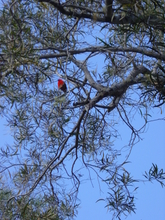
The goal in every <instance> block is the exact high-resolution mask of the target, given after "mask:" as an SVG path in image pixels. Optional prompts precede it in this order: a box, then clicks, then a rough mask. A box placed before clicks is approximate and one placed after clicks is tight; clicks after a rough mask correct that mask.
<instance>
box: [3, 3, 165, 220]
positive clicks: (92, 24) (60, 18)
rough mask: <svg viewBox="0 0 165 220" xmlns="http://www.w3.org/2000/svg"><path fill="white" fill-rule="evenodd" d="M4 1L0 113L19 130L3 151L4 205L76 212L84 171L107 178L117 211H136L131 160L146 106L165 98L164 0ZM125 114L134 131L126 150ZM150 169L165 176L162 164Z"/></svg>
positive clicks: (23, 213) (43, 213) (44, 215)
mask: <svg viewBox="0 0 165 220" xmlns="http://www.w3.org/2000/svg"><path fill="white" fill-rule="evenodd" d="M0 6H1V7H0V45H1V47H0V114H1V116H3V117H5V119H6V121H7V126H8V127H10V129H11V135H12V136H13V143H12V144H10V145H9V144H8V145H6V146H3V147H2V148H1V154H0V156H1V164H2V165H1V167H0V172H1V176H0V177H1V181H0V185H1V194H0V198H1V200H3V204H2V205H1V206H0V215H1V216H3V214H4V213H6V212H7V211H8V213H9V216H11V219H12V217H13V216H15V213H16V212H17V213H20V214H19V218H20V219H28V218H29V213H28V211H29V210H33V211H32V213H33V214H34V212H35V210H37V211H36V213H35V214H34V216H33V218H34V219H36V218H38V219H66V218H73V217H74V216H75V215H76V212H77V210H78V209H77V208H78V204H79V200H78V193H79V189H80V185H81V183H82V181H83V177H84V173H85V172H87V173H88V174H89V175H88V180H89V181H90V180H91V173H92V174H93V173H95V175H96V176H97V178H98V180H101V182H102V183H101V184H106V185H107V188H108V193H107V196H106V198H105V199H104V201H105V206H106V207H108V208H109V209H108V210H109V211H110V212H111V213H112V214H113V216H114V217H116V218H119V219H120V218H121V216H122V215H128V214H129V213H131V212H135V210H136V204H135V201H134V192H135V191H136V189H137V187H136V177H135V178H134V177H132V175H131V174H130V173H129V172H128V171H127V170H126V168H125V164H126V163H127V162H128V160H129V156H130V154H131V150H132V148H133V147H134V144H135V143H136V142H137V141H140V135H141V133H143V132H144V129H145V126H146V125H147V124H148V122H149V119H150V116H151V115H150V110H151V109H152V108H160V109H162V108H163V105H164V103H165V43H164V42H165V38H164V33H165V18H164V14H165V1H163V0H150V1H148V0H144V1H143V0H142V1H141V0H134V1H129V0H128V1H118V0H105V1H103V0H102V1H101V0H100V1H97V0H68V1H66V0H29V1H26V0H9V1H3V0H1V5H0ZM59 78H60V79H63V80H64V81H65V83H66V85H67V92H66V93H63V92H62V91H60V90H58V88H57V81H58V79H59ZM139 116H140V117H141V118H142V120H143V123H142V124H141V127H139V128H136V126H135V125H134V120H135V119H136V117H139ZM120 123H124V124H125V126H126V127H128V128H129V132H130V140H129V141H128V144H127V146H126V149H127V151H125V152H126V153H125V155H124V156H123V155H122V159H121V151H122V148H123V147H124V146H122V145H121V146H116V145H115V141H116V140H117V139H118V138H119V137H120V135H121V134H120V129H118V128H119V125H120ZM119 158H120V159H119ZM144 177H145V178H146V180H149V181H150V180H153V179H155V180H157V181H158V182H160V183H161V185H162V186H164V179H165V173H164V171H163V169H159V168H158V166H157V165H156V164H153V165H152V167H151V169H150V170H149V172H145V175H144ZM8 178H9V179H10V184H9V182H8V181H7V179H8ZM98 199H99V198H98ZM5 207H8V210H6V208H5ZM15 210H17V211H15ZM18 210H19V212H18ZM13 218H14V217H13ZM30 218H31V219H33V218H32V217H30Z"/></svg>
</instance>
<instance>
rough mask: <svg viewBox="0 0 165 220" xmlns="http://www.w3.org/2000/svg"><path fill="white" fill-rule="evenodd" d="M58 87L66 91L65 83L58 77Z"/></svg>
mask: <svg viewBox="0 0 165 220" xmlns="http://www.w3.org/2000/svg"><path fill="white" fill-rule="evenodd" d="M58 89H61V90H62V91H63V92H64V93H66V92H67V87H66V83H65V82H64V81H63V80H62V79H58Z"/></svg>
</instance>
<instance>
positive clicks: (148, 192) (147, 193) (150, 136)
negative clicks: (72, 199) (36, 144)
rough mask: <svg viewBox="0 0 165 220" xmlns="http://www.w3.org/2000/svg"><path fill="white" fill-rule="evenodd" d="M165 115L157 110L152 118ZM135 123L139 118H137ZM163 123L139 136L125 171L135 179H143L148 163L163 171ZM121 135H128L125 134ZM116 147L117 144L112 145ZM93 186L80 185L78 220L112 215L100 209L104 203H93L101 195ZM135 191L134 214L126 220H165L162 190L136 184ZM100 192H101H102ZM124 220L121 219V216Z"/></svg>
mask: <svg viewBox="0 0 165 220" xmlns="http://www.w3.org/2000/svg"><path fill="white" fill-rule="evenodd" d="M164 115H165V112H163V113H162V114H160V109H155V110H154V111H153V114H152V119H156V118H160V117H161V118H163V117H164ZM136 120H137V124H138V121H139V119H138V118H137V119H136ZM164 130H165V121H156V122H152V123H150V124H149V125H148V128H147V130H146V132H145V133H144V134H143V135H142V138H143V140H142V141H140V142H139V143H138V144H136V145H135V146H134V147H133V150H132V153H131V156H130V158H129V161H130V162H131V163H130V164H128V165H127V169H128V171H130V172H131V175H132V176H133V177H134V178H136V179H141V180H142V179H143V180H145V179H144V178H143V174H144V172H145V171H148V170H149V169H150V167H151V165H152V163H154V164H157V165H158V167H159V169H161V168H163V170H164V171H165V135H164ZM123 135H125V137H126V136H128V132H127V131H126V132H125V133H124V129H123ZM116 144H117V143H116ZM93 183H95V184H94V187H93V186H92V185H91V184H89V183H86V184H85V183H84V184H83V185H82V187H81V192H80V195H79V196H80V199H81V201H82V203H81V206H80V210H79V214H78V216H77V218H76V219H78V220H84V219H86V220H91V219H95V220H100V219H104V220H108V219H112V215H111V214H110V213H109V212H108V209H107V208H104V205H105V203H104V202H98V203H96V200H97V199H99V198H102V197H104V196H105V194H104V193H101V192H100V190H99V186H98V184H97V181H93ZM137 186H139V189H138V190H137V191H136V193H135V197H136V208H137V210H136V214H134V213H132V214H131V215H129V216H128V217H127V218H126V219H127V220H132V219H133V220H147V219H150V220H155V219H159V220H164V219H165V188H162V187H161V185H160V184H159V183H157V182H155V181H154V182H153V183H151V182H141V183H138V184H137ZM102 190H103V191H104V189H102ZM122 219H125V217H122Z"/></svg>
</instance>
